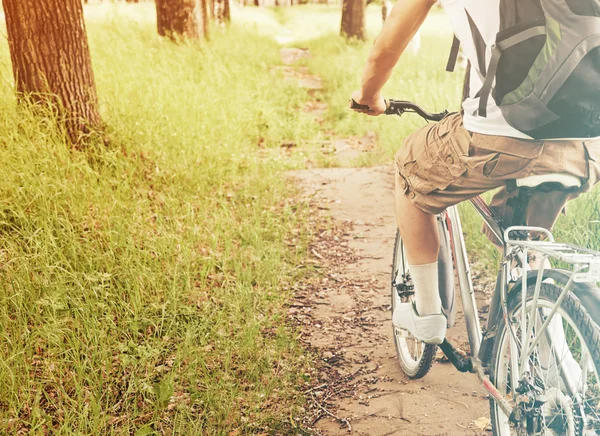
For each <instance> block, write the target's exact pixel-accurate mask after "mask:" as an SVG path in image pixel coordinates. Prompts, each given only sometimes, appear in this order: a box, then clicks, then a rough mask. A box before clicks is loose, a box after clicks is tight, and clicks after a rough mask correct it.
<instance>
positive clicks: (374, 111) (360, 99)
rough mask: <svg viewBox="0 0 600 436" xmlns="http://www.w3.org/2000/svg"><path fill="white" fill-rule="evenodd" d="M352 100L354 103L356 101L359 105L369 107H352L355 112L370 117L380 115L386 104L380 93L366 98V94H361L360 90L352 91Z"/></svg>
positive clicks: (383, 111)
mask: <svg viewBox="0 0 600 436" xmlns="http://www.w3.org/2000/svg"><path fill="white" fill-rule="evenodd" d="M352 100H354V101H355V102H356V103H358V104H360V105H363V106H367V107H368V108H369V109H366V108H352V109H353V110H355V111H356V112H360V113H363V114H367V115H370V116H372V117H376V116H377V115H381V114H384V113H385V110H386V104H385V101H384V100H383V97H381V96H380V95H378V96H375V97H370V98H367V96H363V95H362V92H361V91H354V92H353V93H352Z"/></svg>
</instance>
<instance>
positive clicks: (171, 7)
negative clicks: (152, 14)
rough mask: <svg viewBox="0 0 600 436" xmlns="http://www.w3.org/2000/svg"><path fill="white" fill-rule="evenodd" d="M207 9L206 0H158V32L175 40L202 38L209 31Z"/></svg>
mask: <svg viewBox="0 0 600 436" xmlns="http://www.w3.org/2000/svg"><path fill="white" fill-rule="evenodd" d="M207 9H208V8H207V4H206V0H156V22H157V25H158V34H159V35H161V36H166V37H168V38H171V39H172V40H174V41H177V40H180V39H182V38H183V39H200V37H201V36H204V35H206V34H207V33H208V25H206V26H205V23H206V24H207V23H208V10H207ZM205 17H206V18H205Z"/></svg>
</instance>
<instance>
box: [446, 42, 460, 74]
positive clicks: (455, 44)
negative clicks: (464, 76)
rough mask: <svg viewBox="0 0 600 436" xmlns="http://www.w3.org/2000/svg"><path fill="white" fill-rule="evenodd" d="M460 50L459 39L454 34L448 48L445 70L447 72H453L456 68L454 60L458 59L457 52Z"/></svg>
mask: <svg viewBox="0 0 600 436" xmlns="http://www.w3.org/2000/svg"><path fill="white" fill-rule="evenodd" d="M459 51H460V39H458V38H457V37H456V35H454V40H453V41H452V47H451V48H450V55H449V56H448V63H447V64H446V71H448V72H449V73H452V72H454V69H455V68H456V61H457V60H458V52H459Z"/></svg>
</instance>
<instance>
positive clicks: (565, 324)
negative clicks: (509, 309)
mask: <svg viewBox="0 0 600 436" xmlns="http://www.w3.org/2000/svg"><path fill="white" fill-rule="evenodd" d="M552 306H553V304H552V303H551V302H549V301H546V300H543V299H540V300H538V307H541V309H538V317H537V318H538V321H537V322H536V327H539V326H541V321H539V319H540V318H541V317H545V316H546V315H548V314H549V313H550V309H551V308H552ZM530 307H531V301H528V302H527V308H528V310H529V309H530ZM512 319H513V320H514V322H513V323H512V325H513V327H514V329H513V332H514V335H515V337H516V338H517V343H518V347H519V348H520V346H521V345H520V343H521V339H520V338H521V326H520V322H519V321H520V319H521V308H520V307H518V308H517V309H516V310H515V312H514V313H513V314H512ZM527 319H528V322H529V315H528V316H527ZM536 327H534V332H533V337H534V336H535V330H536ZM547 331H548V335H544V337H543V338H542V339H540V341H539V343H538V345H537V346H536V349H535V350H534V352H533V353H532V355H531V356H530V358H529V361H528V369H529V371H530V373H531V374H532V376H533V378H534V380H535V384H536V385H537V386H538V387H540V388H542V389H543V392H544V395H545V396H546V398H547V402H546V403H545V404H544V406H543V407H542V412H543V416H544V419H543V421H544V427H545V429H544V431H543V433H542V434H545V435H574V436H579V435H585V434H597V433H600V389H599V387H600V383H599V382H598V375H597V371H596V368H594V365H593V360H592V357H591V356H590V354H589V351H588V349H587V346H586V345H585V342H584V340H583V337H582V335H581V333H580V332H579V329H578V328H577V327H576V324H575V323H574V322H573V321H572V319H571V318H570V317H569V315H568V314H567V313H566V312H565V311H564V310H563V309H562V308H559V309H558V311H557V313H556V315H555V316H554V318H553V319H552V321H551V323H550V325H549V327H548V330H547ZM509 334H511V333H510V332H509V330H508V329H506V328H504V329H503V330H502V333H501V335H500V337H499V338H498V339H497V340H498V341H500V342H499V344H498V346H499V350H498V353H497V356H496V362H495V367H496V383H495V385H496V387H497V389H498V390H499V391H500V393H501V394H503V395H506V396H507V397H508V398H511V394H512V393H511V387H510V386H511V383H513V382H511V379H513V380H514V378H512V377H511V370H510V360H511V350H510V345H509V340H508V339H509V336H508V335H509ZM545 338H552V339H551V341H550V340H549V339H545ZM565 374H568V375H565ZM517 378H518V377H517ZM568 385H570V387H569V386H568ZM571 392H574V393H573V394H571ZM513 405H514V402H513ZM494 407H495V417H496V422H495V424H496V434H497V435H510V434H517V435H519V434H527V433H526V432H525V433H520V432H519V431H517V432H516V433H515V432H513V433H511V427H510V424H509V421H508V417H507V416H506V415H505V414H504V413H503V412H502V410H501V409H500V408H499V407H498V406H497V405H495V406H494ZM590 432H591V433H590Z"/></svg>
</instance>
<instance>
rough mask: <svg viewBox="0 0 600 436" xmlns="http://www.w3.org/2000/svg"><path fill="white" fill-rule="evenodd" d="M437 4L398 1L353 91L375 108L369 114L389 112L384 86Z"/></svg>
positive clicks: (358, 99)
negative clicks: (383, 90) (357, 89)
mask: <svg viewBox="0 0 600 436" xmlns="http://www.w3.org/2000/svg"><path fill="white" fill-rule="evenodd" d="M434 4H435V0H398V2H397V3H396V5H395V6H394V8H393V9H392V11H391V13H390V15H389V17H388V18H387V19H386V20H385V24H384V26H383V30H382V31H381V34H380V35H379V37H378V38H377V40H376V41H375V44H374V45H373V48H372V49H371V52H370V54H369V58H368V60H367V65H366V67H365V70H364V73H363V76H362V85H361V89H360V91H355V92H354V93H353V94H352V98H353V99H354V100H355V101H356V102H357V103H360V104H364V105H368V106H369V107H370V108H371V109H373V111H372V112H369V115H380V114H382V113H383V112H385V104H384V103H383V98H382V97H381V95H380V93H381V88H383V85H385V82H387V81H388V79H389V78H390V76H391V74H392V69H393V68H394V66H395V65H396V63H397V62H398V59H399V58H400V55H402V53H403V52H404V49H406V46H407V45H408V43H409V42H410V40H411V39H412V38H413V36H414V35H415V33H417V30H419V27H421V24H423V21H425V18H426V17H427V14H428V13H429V11H430V10H431V8H432V6H433V5H434Z"/></svg>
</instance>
